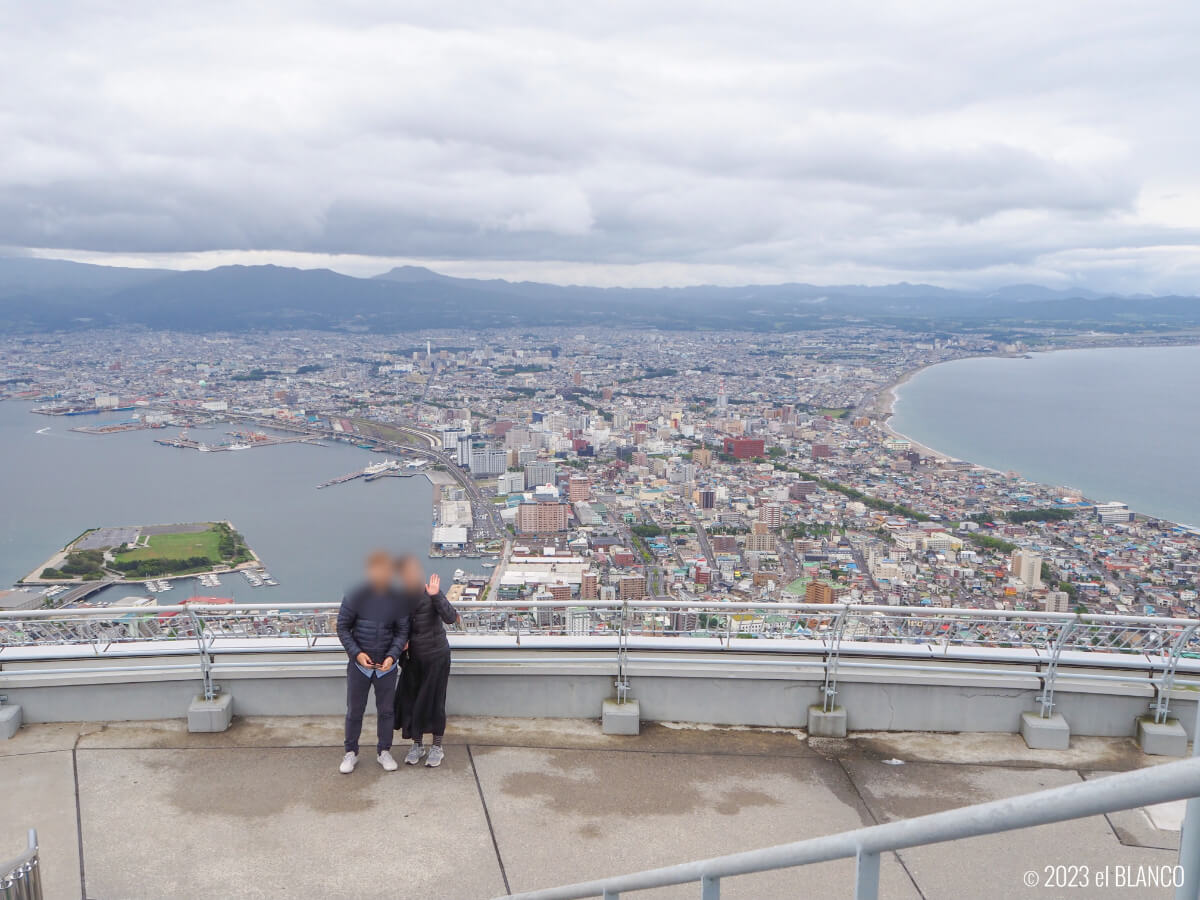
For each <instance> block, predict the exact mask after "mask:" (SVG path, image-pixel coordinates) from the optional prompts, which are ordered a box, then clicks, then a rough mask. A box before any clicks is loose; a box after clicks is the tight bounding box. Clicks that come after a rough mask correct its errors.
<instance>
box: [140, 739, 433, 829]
mask: <svg viewBox="0 0 1200 900" xmlns="http://www.w3.org/2000/svg"><path fill="white" fill-rule="evenodd" d="M254 754H255V758H254V762H253V764H251V765H246V762H245V759H244V756H242V757H240V758H239V759H238V765H237V766H236V767H235V766H231V765H230V758H229V757H227V756H226V754H223V753H219V752H218V753H205V752H190V751H182V752H175V753H172V752H154V753H151V754H149V755H148V757H147V758H146V759H145V760H143V762H142V768H143V769H144V771H145V773H146V776H145V778H144V780H145V781H146V782H147V786H149V785H153V784H157V785H158V786H159V789H162V790H163V795H164V799H165V800H166V802H168V803H169V804H170V805H171V806H172V807H173V808H174V809H175V810H176V811H177V812H179V813H181V814H186V815H192V816H217V817H223V816H231V817H236V818H248V819H254V818H269V817H271V816H276V815H279V814H281V813H283V812H285V811H287V810H290V809H295V808H304V809H308V810H311V811H313V812H317V813H320V814H322V815H354V816H361V815H363V814H364V813H369V812H371V811H373V810H376V809H379V808H380V807H384V808H386V814H387V815H388V817H396V816H405V815H409V814H412V813H415V812H417V810H415V809H407V808H405V802H404V791H403V790H402V786H401V785H399V784H397V785H396V787H397V788H401V789H400V790H392V789H391V787H392V786H391V785H389V784H388V783H387V779H394V780H399V779H401V778H403V777H404V773H403V772H396V773H387V772H384V771H383V770H382V769H380V768H379V766H378V765H377V764H376V763H375V760H374V759H373V758H372V757H371V756H370V755H367V754H363V755H361V756H360V757H359V764H358V765H359V768H358V769H356V770H355V771H354V772H353V773H352V774H350V775H342V774H341V773H339V772H338V771H337V768H336V765H337V758H335V757H327V756H326V754H323V753H322V754H316V755H313V754H298V753H296V752H295V751H293V750H258V751H254ZM259 771H261V772H262V777H261V779H260V778H259V777H257V776H256V772H259ZM280 771H284V772H288V773H289V775H290V776H291V777H290V778H289V779H288V781H287V787H286V788H285V789H284V790H276V791H265V790H263V785H264V784H273V783H276V781H277V778H278V774H277V773H278V772H280ZM408 774H410V775H412V773H411V772H409V773H408ZM421 774H425V773H424V772H422V773H421ZM413 777H417V776H416V775H413ZM139 780H143V779H137V780H133V784H134V785H137V784H138V781H139Z"/></svg>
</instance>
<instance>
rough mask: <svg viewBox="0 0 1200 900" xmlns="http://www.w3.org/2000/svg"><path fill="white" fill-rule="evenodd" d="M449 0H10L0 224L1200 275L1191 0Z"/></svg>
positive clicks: (617, 261)
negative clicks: (833, 0) (197, 0)
mask: <svg viewBox="0 0 1200 900" xmlns="http://www.w3.org/2000/svg"><path fill="white" fill-rule="evenodd" d="M448 6H451V7H453V8H451V9H437V8H432V5H430V4H425V3H375V2H372V3H366V2H350V3H341V4H318V3H310V2H307V0H290V2H286V3H285V2H270V0H267V2H262V3H256V4H244V3H226V2H221V0H217V2H211V3H207V4H187V5H177V4H163V3H149V2H145V0H123V2H96V0H61V2H56V3H42V4H20V3H12V4H5V5H4V6H3V7H2V8H0V134H2V135H3V136H4V140H2V141H0V245H4V246H7V247H10V248H13V249H15V250H16V251H18V252H22V251H36V252H38V253H41V254H44V255H57V256H67V257H70V258H80V259H94V260H109V261H118V262H130V263H134V264H167V265H182V266H187V265H214V264H219V263H221V262H226V261H266V260H275V261H281V262H290V263H296V262H299V263H301V264H311V265H332V266H334V267H337V268H343V269H345V270H347V271H353V272H355V273H361V272H363V271H370V270H372V269H383V268H386V267H387V266H388V265H390V264H391V263H393V262H397V261H415V262H420V263H425V264H429V265H432V266H434V267H436V268H440V269H441V270H443V271H448V272H452V273H456V274H475V275H501V276H506V277H519V278H529V279H544V280H555V281H574V282H584V283H596V284H642V285H651V284H685V283H695V282H699V281H712V282H719V283H727V284H728V283H738V282H750V281H758V282H762V281H783V280H805V281H812V282H818V283H820V282H825V283H831V282H863V283H881V282H887V281H896V280H908V281H931V282H935V283H939V284H946V285H951V286H963V287H967V286H970V287H982V286H988V285H995V284H1001V283H1011V282H1020V281H1035V282H1040V283H1045V284H1049V285H1053V286H1066V285H1080V286H1084V287H1090V288H1094V289H1102V290H1103V289H1108V290H1119V291H1126V292H1128V291H1146V292H1157V293H1163V292H1170V291H1187V292H1194V291H1195V290H1196V286H1197V284H1200V176H1198V175H1197V174H1196V169H1195V162H1194V161H1195V160H1196V159H1197V158H1200V120H1198V119H1197V117H1196V116H1195V115H1192V114H1191V113H1190V112H1189V110H1194V109H1195V105H1196V96H1195V93H1196V86H1197V85H1198V84H1200V54H1196V53H1195V52H1194V44H1195V37H1196V35H1197V34H1198V33H1200V5H1198V4H1196V3H1194V2H1190V0H1179V2H1175V0H1163V2H1154V0H1151V2H1148V3H1143V4H1137V5H1134V4H1128V3H1118V2H1105V0H1098V2H1086V3H1085V2H1064V3H1049V4H1048V3H1044V2H1037V3H1033V2H1024V0H1014V2H1006V3H999V2H995V3H992V2H986V3H975V4H962V3H950V2H928V0H909V2H897V3H892V4H888V3H878V2H872V3H855V2H849V3H841V4H835V5H832V6H831V5H828V4H821V5H818V4H797V3H793V2H778V3H776V2H761V0H747V2H741V3H738V4H727V3H707V2H688V3H682V2H674V0H663V2H655V3H649V4H647V3H645V2H639V3H633V2H621V0H617V2H610V3H605V4H597V5H592V6H593V7H594V8H582V6H583V5H581V4H546V3H541V2H514V3H504V4H496V3H482V2H463V3H457V4H449V5H448ZM183 7H186V8H183ZM246 7H252V8H249V9H248V8H246Z"/></svg>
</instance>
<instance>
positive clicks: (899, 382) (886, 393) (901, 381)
mask: <svg viewBox="0 0 1200 900" xmlns="http://www.w3.org/2000/svg"><path fill="white" fill-rule="evenodd" d="M986 355H987V356H993V355H999V354H986ZM979 358H980V357H979V356H958V357H955V358H954V359H945V360H940V361H938V362H932V363H925V364H924V365H921V366H918V367H917V368H915V369H909V370H908V371H907V372H905V373H904V374H903V375H901V376H900V377H899V378H898V379H896V380H895V381H893V382H892V383H891V384H889V385H888V386H887V387H885V388H883V389H882V390H880V391H879V393H877V394H876V395H875V397H874V399H873V400H872V402H871V407H870V409H871V413H872V414H873V415H875V416H876V417H877V418H878V421H879V427H880V428H882V429H883V430H884V431H885V432H886V433H887V434H889V435H890V436H892V437H894V438H898V439H900V440H905V441H908V442H909V443H910V444H912V446H913V449H914V450H916V451H917V452H918V453H920V454H921V455H922V456H929V457H932V458H933V459H936V460H938V461H939V462H946V463H957V462H968V460H961V459H959V458H958V457H955V456H951V455H950V454H948V453H943V452H942V451H941V450H937V449H934V448H933V447H930V446H928V445H926V444H922V443H921V442H920V441H918V440H916V439H914V438H913V437H912V436H911V435H907V434H904V433H903V432H900V431H897V430H896V429H895V428H893V427H892V415H893V414H894V413H895V408H896V401H897V400H898V399H899V398H900V388H902V387H903V386H904V385H906V384H907V383H908V382H909V381H911V380H912V379H913V378H915V377H916V376H917V375H919V374H920V373H921V372H924V371H925V370H926V369H929V368H932V367H933V366H940V365H942V364H943V363H948V362H957V361H958V360H960V359H979ZM972 465H975V463H972ZM980 468H983V469H986V468H987V466H980ZM988 471H995V470H993V469H989V470H988Z"/></svg>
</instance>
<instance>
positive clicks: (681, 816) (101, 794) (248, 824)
mask: <svg viewBox="0 0 1200 900" xmlns="http://www.w3.org/2000/svg"><path fill="white" fill-rule="evenodd" d="M341 727H342V723H341V719H340V717H278V718H259V717H244V718H243V717H239V718H237V719H235V720H234V724H233V726H232V727H231V728H230V729H229V730H228V731H226V732H224V733H219V734H189V733H188V732H187V728H186V724H185V723H184V722H183V721H176V720H166V721H155V722H113V723H57V724H33V725H26V726H25V727H24V728H22V729H21V731H20V732H19V733H18V734H17V735H16V736H15V737H14V738H13V739H12V740H9V741H0V855H7V854H10V853H15V852H16V851H18V850H19V849H20V848H21V847H23V846H24V840H25V831H24V829H25V828H27V827H29V826H34V827H36V828H37V829H38V833H39V836H40V839H41V845H42V859H43V871H44V878H45V885H46V897H47V898H48V900H57V898H71V897H79V896H81V885H82V891H83V893H82V896H84V897H86V898H87V900H118V898H120V900H139V898H146V900H151V898H153V900H160V898H164V897H177V896H188V897H239V898H240V897H247V898H270V897H287V898H295V897H297V896H303V897H323V898H342V897H346V898H357V900H371V898H376V897H396V896H407V897H428V898H448V900H470V898H489V897H496V896H501V895H503V894H505V893H507V892H509V891H513V892H516V891H521V890H529V889H533V888H538V887H548V886H552V885H556V884H563V883H567V882H573V881H578V880H581V879H587V878H594V877H600V876H606V875H613V874H619V873H621V872H625V871H632V870H636V869H641V868H647V867H652V866H660V865H666V864H669V863H673V862H683V861H686V860H689V859H695V858H700V857H706V856H712V855H716V854H721V853H727V852H732V851H736V850H748V849H755V848H759V847H763V846H767V845H770V844H776V843H782V842H785V841H792V840H798V839H802V838H806V837H812V836H817V835H822V834H831V833H834V832H837V831H843V830H846V829H850V828H856V827H859V826H862V825H871V824H875V823H879V822H887V821H891V820H895V819H900V818H909V817H912V816H917V815H922V814H925V813H930V812H936V811H939V810H944V809H951V808H954V807H959V806H966V805H969V804H974V803H980V802H983V801H987V800H993V799H999V798H1003V797H1006V796H1012V795H1017V794H1024V793H1028V792H1031V791H1035V790H1040V789H1043V788H1047V787H1054V786H1058V785H1065V784H1070V783H1073V782H1077V781H1079V780H1081V779H1087V778H1093V777H1100V776H1103V775H1105V774H1107V773H1111V772H1116V771H1125V770H1129V769H1132V768H1136V767H1139V766H1145V765H1153V764H1155V763H1156V762H1158V761H1162V760H1163V758H1161V757H1160V758H1153V757H1147V756H1144V755H1143V754H1142V753H1141V752H1140V751H1139V749H1138V747H1137V745H1136V743H1135V742H1134V741H1133V740H1132V739H1128V738H1100V737H1087V736H1073V737H1072V740H1071V749H1070V750H1067V751H1034V750H1029V749H1027V748H1026V746H1025V744H1024V742H1023V741H1022V740H1021V737H1020V736H1019V735H1014V734H990V733H982V734H970V735H967V734H928V733H920V734H916V733H895V732H892V733H886V734H884V733H870V732H857V733H854V734H852V736H851V737H849V738H847V739H824V738H810V737H809V736H808V735H806V734H805V733H804V732H803V731H801V730H793V729H762V728H746V727H741V728H721V727H714V726H684V725H671V724H651V723H643V725H642V733H641V735H639V736H636V737H620V736H610V735H604V734H602V733H601V730H600V725H599V723H598V722H594V721H590V720H562V719H558V720H549V719H493V718H459V719H455V720H453V721H452V722H451V725H450V729H449V732H448V734H447V757H446V762H445V764H444V765H443V767H442V768H441V769H440V770H438V771H436V772H435V771H429V770H426V769H424V768H421V769H418V770H413V769H409V768H406V767H402V769H401V771H399V772H396V773H394V774H388V773H384V772H383V771H382V770H381V769H380V768H379V767H378V766H377V765H376V764H375V762H374V760H373V759H372V758H371V754H370V753H364V755H363V757H362V759H361V761H360V764H359V768H358V770H357V771H356V772H355V773H354V774H352V775H350V776H343V775H339V774H338V773H337V762H338V759H339V757H340V755H341ZM371 731H372V724H371V723H368V725H367V727H366V728H365V729H364V732H365V733H366V734H369V733H370V732H371ZM1181 816H1182V803H1180V804H1166V805H1164V806H1163V807H1161V808H1156V809H1153V810H1150V811H1146V810H1131V811H1129V812H1125V813H1119V814H1114V815H1111V816H1107V817H1096V818H1091V819H1084V820H1080V821H1075V822H1066V823H1063V824H1058V825H1047V826H1041V827H1038V828H1033V829H1027V830H1023V831H1018V832H1012V833H1009V834H1005V835H1001V836H994V837H986V838H975V839H970V840H967V841H961V842H957V843H955V844H945V845H938V846H933V847H923V848H917V849H913V850H906V851H902V852H901V853H899V854H889V855H888V856H887V857H886V858H885V859H884V862H883V875H882V893H883V895H884V896H887V897H890V898H914V900H917V898H924V900H942V898H945V900H952V898H953V900H957V898H962V897H972V898H991V897H995V898H1001V897H1005V898H1006V897H1014V896H1026V895H1029V896H1035V895H1037V896H1051V895H1052V894H1053V892H1042V893H1040V894H1035V892H1033V891H1031V890H1030V889H1029V888H1027V887H1025V881H1024V878H1025V877H1026V873H1027V872H1029V871H1033V872H1035V873H1037V875H1038V876H1039V877H1043V876H1044V867H1045V866H1051V865H1079V866H1088V867H1090V869H1091V871H1092V872H1096V871H1099V870H1101V869H1103V868H1104V867H1109V869H1110V870H1111V869H1112V868H1113V867H1116V866H1134V867H1136V866H1139V865H1154V866H1173V865H1175V863H1176V861H1177V858H1176V848H1177V847H1178V839H1179V832H1178V828H1179V821H1180V818H1181ZM852 885H853V863H852V861H845V862H838V863H827V864H821V865H816V866H808V867H805V868H804V869H796V870H784V871H776V872H770V873H765V874H762V875H754V876H747V877H744V878H737V879H732V880H729V881H727V882H726V883H725V884H724V885H722V887H723V889H724V892H723V894H722V896H724V897H734V898H739V897H740V898H775V897H780V898H782V897H787V898H792V897H796V896H799V895H801V894H802V893H803V894H804V895H805V896H813V897H822V898H825V897H849V896H850V894H851V891H852ZM696 893H697V891H696V890H695V889H694V886H685V887H681V888H678V889H674V890H670V891H661V892H647V893H645V894H638V895H634V896H639V897H654V898H661V897H689V898H690V897H693V896H695V895H696ZM1170 893H1171V892H1170V889H1162V890H1161V891H1159V892H1157V893H1156V892H1155V891H1154V890H1146V889H1142V888H1138V889H1136V890H1132V891H1131V890H1130V889H1129V888H1113V889H1111V890H1110V891H1109V892H1107V893H1106V892H1105V891H1103V890H1097V889H1095V888H1092V889H1089V890H1088V891H1085V892H1082V893H1081V894H1080V896H1084V895H1086V896H1088V897H1089V898H1094V897H1110V896H1111V897H1122V898H1129V897H1132V896H1137V897H1139V898H1142V897H1156V896H1163V897H1167V896H1170Z"/></svg>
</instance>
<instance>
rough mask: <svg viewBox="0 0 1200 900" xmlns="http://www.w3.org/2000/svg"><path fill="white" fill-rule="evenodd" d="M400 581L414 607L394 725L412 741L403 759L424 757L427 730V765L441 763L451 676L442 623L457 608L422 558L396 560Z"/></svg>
mask: <svg viewBox="0 0 1200 900" xmlns="http://www.w3.org/2000/svg"><path fill="white" fill-rule="evenodd" d="M396 568H397V572H398V574H399V576H400V582H401V585H402V587H403V589H404V591H405V593H407V594H408V597H409V602H410V604H411V607H412V627H411V630H410V632H409V638H408V654H407V659H406V660H405V661H404V668H403V669H402V670H401V673H400V688H399V690H397V691H396V725H395V727H396V728H399V729H401V733H402V734H403V735H404V737H405V738H407V739H409V740H411V741H412V742H413V744H412V748H411V749H410V750H409V751H408V755H407V756H406V757H404V761H405V762H406V763H407V764H408V765H410V766H415V765H417V764H418V763H419V762H420V761H421V758H422V757H425V745H424V741H425V735H426V734H432V735H433V746H432V747H430V748H429V755H428V757H425V765H426V766H428V767H430V768H437V767H438V766H440V765H441V764H442V758H443V757H444V755H445V754H444V752H443V751H442V735H444V734H445V733H446V683H447V682H448V681H449V680H450V642H449V641H448V640H447V639H446V625H453V624H454V623H455V622H456V621H458V611H457V610H456V609H455V608H454V607H453V606H452V605H451V604H450V601H449V600H447V599H446V595H445V594H443V593H442V590H441V582H442V580H441V578H440V577H439V576H438V575H436V574H434V575H431V576H430V577H429V583H428V584H426V583H425V573H424V572H423V571H422V570H421V563H420V562H419V561H418V560H417V558H416V557H414V556H405V557H403V558H401V559H400V560H398V561H397V563H396Z"/></svg>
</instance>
